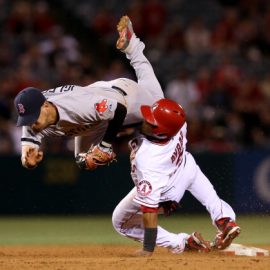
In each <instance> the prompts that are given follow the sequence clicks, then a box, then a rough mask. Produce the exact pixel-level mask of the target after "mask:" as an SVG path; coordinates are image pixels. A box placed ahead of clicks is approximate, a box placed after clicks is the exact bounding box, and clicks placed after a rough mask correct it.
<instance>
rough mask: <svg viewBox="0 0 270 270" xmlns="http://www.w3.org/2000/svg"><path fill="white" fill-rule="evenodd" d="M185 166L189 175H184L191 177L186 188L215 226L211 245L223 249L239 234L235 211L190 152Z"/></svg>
mask: <svg viewBox="0 0 270 270" xmlns="http://www.w3.org/2000/svg"><path fill="white" fill-rule="evenodd" d="M186 166H187V167H188V166H189V168H187V170H186V172H187V173H188V172H189V175H186V176H185V177H193V179H192V180H191V183H192V184H191V185H190V186H189V187H188V188H187V190H188V191H190V193H191V194H192V195H193V196H194V197H195V198H196V199H197V200H198V201H199V202H200V203H201V204H202V205H204V206H205V207H206V209H207V211H208V212H209V214H210V216H211V219H212V222H213V224H214V225H215V226H216V228H217V234H216V237H215V239H214V241H213V242H212V247H213V248H216V249H225V248H226V247H228V246H229V245H230V244H231V243H232V241H233V239H234V238H236V237H237V236H238V235H239V234H240V230H241V229H240V227H239V226H238V225H237V223H236V222H235V219H236V217H235V213H234V211H233V209H232V207H231V206H230V205H229V204H228V203H226V202H225V201H223V200H222V199H220V197H219V196H218V195H217V193H216V191H215V189H214V187H213V185H212V184H211V183H210V181H209V180H208V178H207V177H206V176H205V175H204V174H203V173H202V171H201V169H200V168H199V166H198V165H197V164H196V162H195V160H194V158H193V157H192V155H191V154H189V155H188V156H187V163H186Z"/></svg>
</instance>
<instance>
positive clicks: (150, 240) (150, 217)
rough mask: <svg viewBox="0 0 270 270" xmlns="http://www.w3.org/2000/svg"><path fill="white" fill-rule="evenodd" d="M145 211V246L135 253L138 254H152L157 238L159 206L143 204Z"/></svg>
mask: <svg viewBox="0 0 270 270" xmlns="http://www.w3.org/2000/svg"><path fill="white" fill-rule="evenodd" d="M141 210H142V212H143V224H144V240H143V248H142V249H141V250H139V251H137V252H136V253H135V255H136V256H143V257H145V256H151V255H152V254H153V252H154V249H155V246H156V239H157V225H158V208H149V207H146V206H143V205H142V206H141Z"/></svg>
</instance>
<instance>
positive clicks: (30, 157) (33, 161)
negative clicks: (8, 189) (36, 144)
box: [21, 148, 43, 169]
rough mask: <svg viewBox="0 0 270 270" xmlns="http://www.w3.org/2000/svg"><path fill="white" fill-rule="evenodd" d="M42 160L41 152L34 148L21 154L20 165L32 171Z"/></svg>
mask: <svg viewBox="0 0 270 270" xmlns="http://www.w3.org/2000/svg"><path fill="white" fill-rule="evenodd" d="M42 159H43V152H42V151H40V150H39V149H36V148H28V149H27V150H24V151H23V153H22V157H21V160H22V165H23V166H24V167H25V168H27V169H34V168H35V167H37V165H38V163H40V162H41V161H42Z"/></svg>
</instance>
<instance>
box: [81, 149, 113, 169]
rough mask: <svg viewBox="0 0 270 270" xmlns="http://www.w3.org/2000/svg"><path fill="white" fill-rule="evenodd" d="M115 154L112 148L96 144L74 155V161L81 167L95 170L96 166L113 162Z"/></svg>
mask: <svg viewBox="0 0 270 270" xmlns="http://www.w3.org/2000/svg"><path fill="white" fill-rule="evenodd" d="M115 157H116V154H115V153H114V152H113V150H112V148H104V147H101V146H100V145H96V146H94V147H92V148H90V149H89V151H88V152H87V153H80V154H78V155H77V157H76V163H77V164H78V166H79V167H80V168H81V169H86V170H95V169H96V168H97V167H98V166H104V165H107V164H110V163H111V162H113V161H114V160H116V159H115Z"/></svg>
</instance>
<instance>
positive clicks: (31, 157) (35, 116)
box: [14, 16, 164, 169]
mask: <svg viewBox="0 0 270 270" xmlns="http://www.w3.org/2000/svg"><path fill="white" fill-rule="evenodd" d="M117 30H118V32H119V39H118V40H117V43H116V47H117V49H119V50H121V51H123V52H124V53H125V54H126V57H127V58H128V59H129V60H130V64H131V65H132V67H133V68H134V70H135V72H136V75H137V80H138V81H137V82H135V81H132V80H130V79H126V78H119V79H116V80H112V81H98V82H96V83H93V84H90V85H88V86H85V87H81V86H77V85H65V86H61V87H56V88H54V89H49V90H45V91H43V92H41V90H39V89H36V88H33V87H29V88H26V89H23V90H22V91H21V92H19V93H18V95H17V96H16V97H15V101H14V103H15V108H16V110H17V112H18V115H19V116H18V121H17V126H22V137H21V144H22V156H21V160H22V165H23V166H24V167H26V168H34V167H36V166H37V165H38V163H39V162H40V161H41V160H42V159H43V152H42V151H41V150H40V145H41V143H42V139H43V138H44V137H45V136H71V137H75V147H74V148H75V156H76V162H77V164H78V165H79V167H80V168H82V169H95V168H97V166H99V165H104V164H107V163H110V162H111V161H112V160H113V159H114V158H115V154H114V153H113V150H112V142H113V140H114V138H115V137H116V135H117V133H118V132H119V130H120V128H121V127H122V126H123V125H130V124H134V123H138V122H141V121H142V115H141V112H140V106H141V105H142V104H149V105H151V104H153V102H154V101H156V100H158V99H160V98H162V97H164V95H163V92H162V89H161V87H160V84H159V82H158V80H157V78H156V76H155V74H154V71H153V68H152V66H151V64H150V63H149V61H148V60H147V59H146V57H145V56H144V54H143V50H144V47H145V45H144V43H143V42H141V41H140V40H139V38H137V37H136V35H135V34H134V32H133V29H132V24H131V22H130V20H129V18H128V17H127V16H124V17H122V18H121V20H120V22H119V23H118V25H117ZM82 138H86V139H87V140H88V145H89V148H90V150H89V149H82V148H81V145H82V144H81V139H82ZM91 146H92V147H91Z"/></svg>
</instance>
